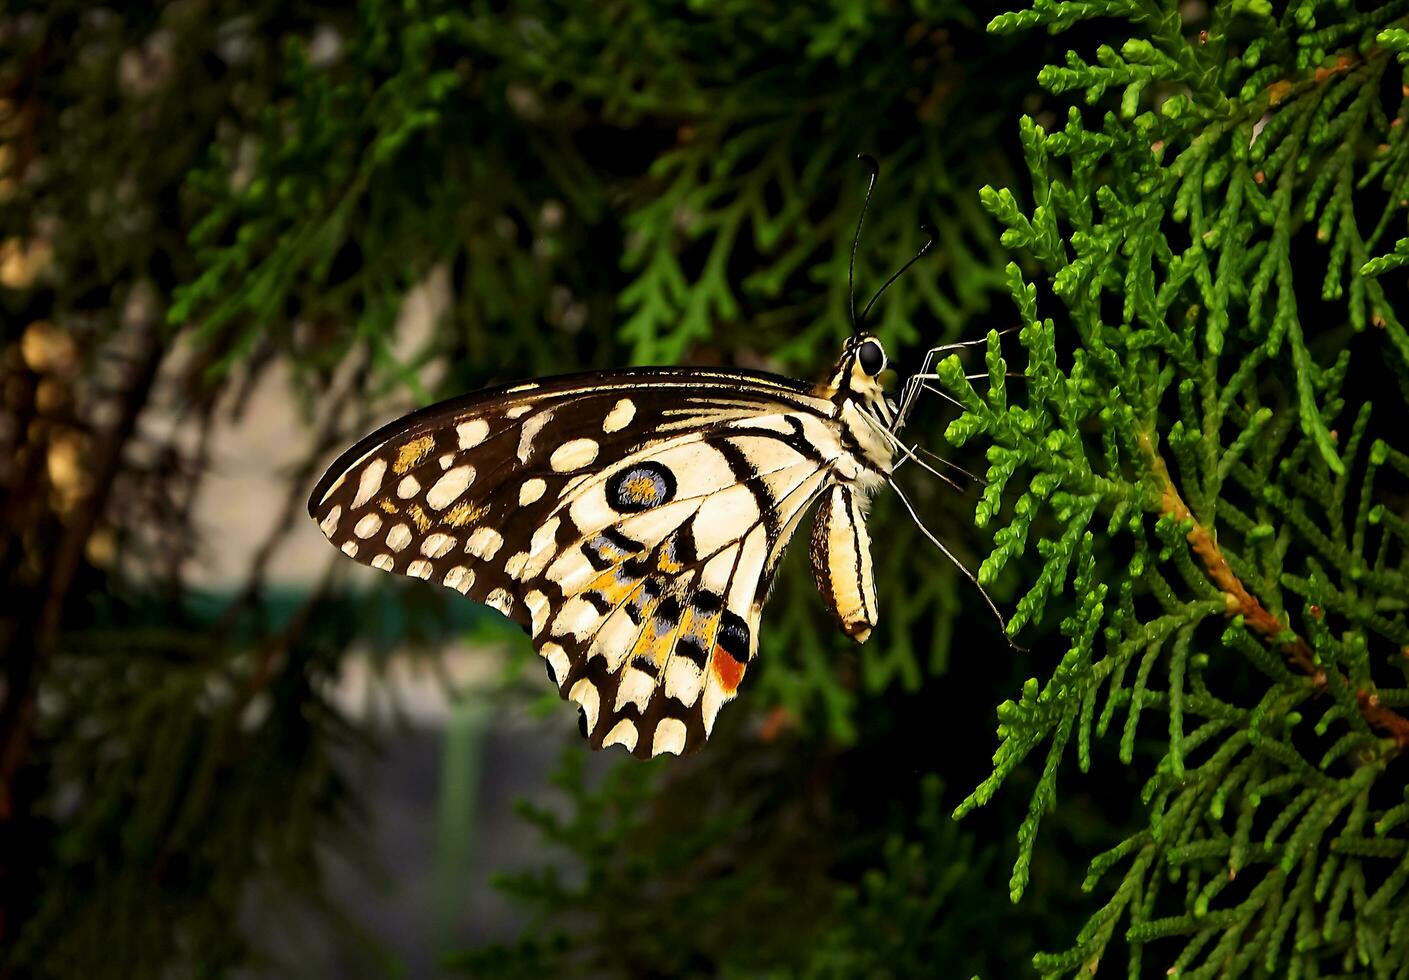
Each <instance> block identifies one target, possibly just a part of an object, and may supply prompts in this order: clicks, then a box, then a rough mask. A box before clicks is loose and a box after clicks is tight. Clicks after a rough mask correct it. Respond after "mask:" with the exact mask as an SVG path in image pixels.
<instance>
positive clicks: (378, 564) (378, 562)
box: [372, 552, 394, 572]
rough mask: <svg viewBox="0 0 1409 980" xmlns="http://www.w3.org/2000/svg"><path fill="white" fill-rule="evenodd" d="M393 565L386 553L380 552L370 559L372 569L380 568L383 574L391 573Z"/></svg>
mask: <svg viewBox="0 0 1409 980" xmlns="http://www.w3.org/2000/svg"><path fill="white" fill-rule="evenodd" d="M393 564H394V562H393V561H392V557H391V555H389V554H387V553H386V552H382V553H381V554H380V555H378V556H377V557H375V558H373V559H372V567H373V568H380V569H381V570H382V571H384V572H389V571H391V569H392V565H393Z"/></svg>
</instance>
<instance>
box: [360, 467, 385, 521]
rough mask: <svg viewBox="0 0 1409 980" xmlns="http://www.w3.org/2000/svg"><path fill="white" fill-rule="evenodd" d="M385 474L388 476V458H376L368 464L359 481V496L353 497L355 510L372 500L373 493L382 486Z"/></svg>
mask: <svg viewBox="0 0 1409 980" xmlns="http://www.w3.org/2000/svg"><path fill="white" fill-rule="evenodd" d="M384 476H386V460H384V459H374V460H372V461H371V462H370V463H368V464H367V468H366V469H364V470H363V471H362V476H361V477H360V478H359V479H358V481H357V496H355V497H353V498H352V507H353V509H354V510H356V509H357V508H358V507H361V506H362V505H363V504H365V503H366V502H367V501H369V500H371V499H372V495H373V494H375V493H376V492H377V491H378V490H380V489H381V488H382V477H384Z"/></svg>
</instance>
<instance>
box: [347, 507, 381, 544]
mask: <svg viewBox="0 0 1409 980" xmlns="http://www.w3.org/2000/svg"><path fill="white" fill-rule="evenodd" d="M381 529H382V515H381V514H378V513H375V512H374V513H371V514H364V515H362V520H360V521H358V522H357V526H356V527H354V528H353V529H352V533H353V534H355V535H357V536H358V537H359V538H370V537H371V536H372V535H374V534H376V533H377V532H378V531H380V530H381Z"/></svg>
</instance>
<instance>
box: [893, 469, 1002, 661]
mask: <svg viewBox="0 0 1409 980" xmlns="http://www.w3.org/2000/svg"><path fill="white" fill-rule="evenodd" d="M886 482H887V483H889V484H890V488H891V489H892V490H894V491H895V495H896V496H897V497H899V498H900V502H901V503H902V504H904V505H905V509H906V510H908V511H909V512H910V519H911V520H913V521H914V522H915V526H916V527H918V528H919V529H920V533H922V534H923V535H924V536H925V537H927V538H929V539H930V543H931V544H933V545H934V546H935V547H936V548H938V549H939V550H940V551H942V552H944V557H946V558H948V559H949V560H950V561H951V562H953V563H954V567H955V568H957V569H959V571H961V572H963V573H964V577H965V578H966V579H968V580H969V581H970V582H972V583H974V588H976V589H978V594H979V595H981V596H983V601H984V602H986V603H988V608H989V609H990V610H991V611H992V612H993V616H994V618H995V619H997V620H998V626H999V628H1000V629H1001V630H1002V631H1003V638H1004V639H1005V640H1007V641H1008V646H1010V647H1012V648H1013V649H1014V650H1017V651H1019V652H1021V653H1026V652H1027V647H1021V646H1018V645H1017V644H1016V643H1014V642H1013V639H1012V637H1010V636H1009V635H1008V629H1007V624H1006V623H1005V622H1004V620H1003V614H1002V613H1000V612H999V611H998V607H997V606H996V605H994V602H993V599H992V598H991V597H990V596H989V595H988V592H987V591H986V590H985V589H984V587H983V586H982V585H980V584H979V581H978V577H977V576H976V575H974V573H973V572H971V571H969V570H968V569H967V568H965V567H964V565H963V563H962V562H960V561H959V559H958V558H955V557H954V553H953V552H952V551H950V550H949V549H948V548H946V547H945V546H944V542H943V541H940V540H939V538H937V537H935V536H934V532H932V531H931V530H930V529H929V528H927V527H925V524H924V522H923V521H921V520H920V515H919V514H917V513H915V508H914V507H913V506H911V504H910V501H909V500H908V499H907V498H906V496H905V494H903V493H901V492H900V488H899V487H898V486H896V485H895V481H894V480H892V479H891V478H890V477H886Z"/></svg>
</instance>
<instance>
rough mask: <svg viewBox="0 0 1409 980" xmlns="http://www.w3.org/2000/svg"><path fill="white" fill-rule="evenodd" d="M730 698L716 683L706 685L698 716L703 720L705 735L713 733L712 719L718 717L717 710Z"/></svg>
mask: <svg viewBox="0 0 1409 980" xmlns="http://www.w3.org/2000/svg"><path fill="white" fill-rule="evenodd" d="M729 699H730V698H729V696H728V695H726V694H725V693H724V689H723V688H722V687H720V686H719V684H718V683H712V684H706V685H705V689H704V696H703V697H701V698H700V714H701V716H702V717H703V718H704V730H705V735H706V736H709V735H711V734H713V732H714V719H715V718H717V717H719V709H720V707H721V706H722V705H723V704H724V702H726V701H728V700H729Z"/></svg>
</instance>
